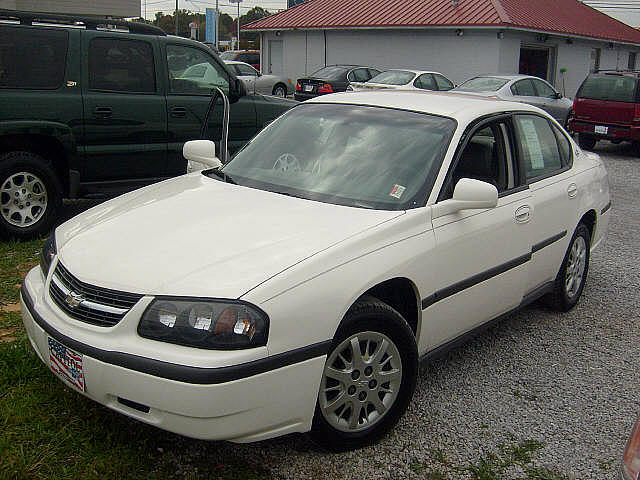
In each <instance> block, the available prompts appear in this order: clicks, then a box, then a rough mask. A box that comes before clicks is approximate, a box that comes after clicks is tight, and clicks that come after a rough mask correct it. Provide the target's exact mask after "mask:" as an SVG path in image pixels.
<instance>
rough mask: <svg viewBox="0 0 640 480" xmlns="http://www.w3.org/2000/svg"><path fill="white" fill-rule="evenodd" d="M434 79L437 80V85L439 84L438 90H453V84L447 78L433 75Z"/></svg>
mask: <svg viewBox="0 0 640 480" xmlns="http://www.w3.org/2000/svg"><path fill="white" fill-rule="evenodd" d="M433 78H435V79H436V83H437V84H438V90H451V89H452V88H453V83H451V82H450V81H449V79H447V78H446V77H444V76H442V75H439V74H437V73H434V74H433Z"/></svg>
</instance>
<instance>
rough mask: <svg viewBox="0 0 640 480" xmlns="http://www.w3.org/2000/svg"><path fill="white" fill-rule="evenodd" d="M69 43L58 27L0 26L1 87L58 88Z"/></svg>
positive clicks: (62, 78) (62, 75)
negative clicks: (53, 28)
mask: <svg viewBox="0 0 640 480" xmlns="http://www.w3.org/2000/svg"><path fill="white" fill-rule="evenodd" d="M68 43H69V37H68V34H67V32H66V31H64V30H60V29H56V30H48V29H38V28H24V27H0V88H45V89H54V88H58V87H59V86H60V85H61V84H62V81H63V80H64V69H65V63H66V58H67V46H68Z"/></svg>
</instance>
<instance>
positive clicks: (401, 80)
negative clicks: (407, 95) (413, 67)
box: [369, 70, 416, 85]
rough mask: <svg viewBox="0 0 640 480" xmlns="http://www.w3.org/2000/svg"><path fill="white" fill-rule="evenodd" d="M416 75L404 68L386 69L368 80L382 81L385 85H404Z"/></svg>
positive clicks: (372, 81)
mask: <svg viewBox="0 0 640 480" xmlns="http://www.w3.org/2000/svg"><path fill="white" fill-rule="evenodd" d="M415 76H416V74H415V73H413V72H407V71H405V70H387V71H386V72H382V73H379V74H378V75H376V76H375V77H373V78H371V80H369V82H370V83H384V84H386V85H406V84H407V83H409V82H410V81H411V80H413V78H414V77H415Z"/></svg>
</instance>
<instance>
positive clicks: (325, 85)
mask: <svg viewBox="0 0 640 480" xmlns="http://www.w3.org/2000/svg"><path fill="white" fill-rule="evenodd" d="M318 93H333V87H332V86H331V84H330V83H323V84H322V85H321V86H320V87H318Z"/></svg>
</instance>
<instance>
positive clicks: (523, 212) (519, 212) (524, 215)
mask: <svg viewBox="0 0 640 480" xmlns="http://www.w3.org/2000/svg"><path fill="white" fill-rule="evenodd" d="M515 217H516V222H517V223H527V222H528V221H529V220H530V218H531V207H530V206H529V205H522V206H520V207H518V208H517V209H516V213H515Z"/></svg>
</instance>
